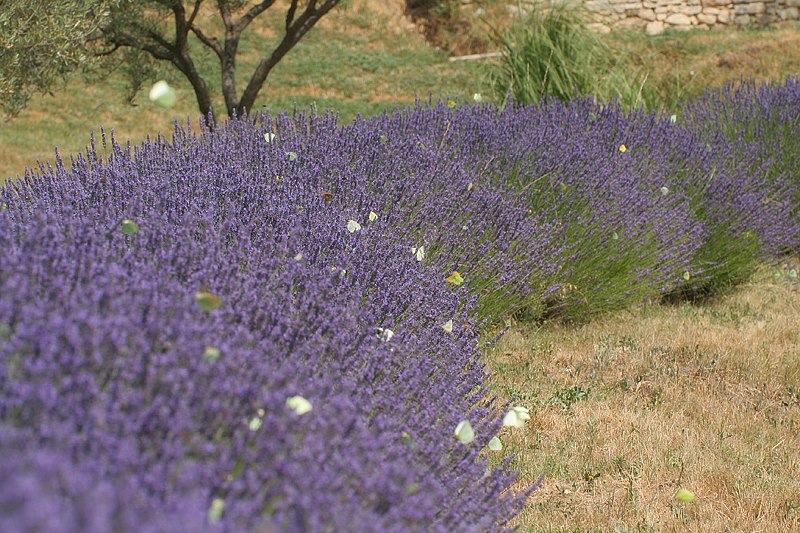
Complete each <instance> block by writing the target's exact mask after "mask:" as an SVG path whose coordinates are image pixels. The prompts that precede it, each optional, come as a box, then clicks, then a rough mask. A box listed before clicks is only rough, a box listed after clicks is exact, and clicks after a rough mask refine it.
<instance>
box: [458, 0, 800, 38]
mask: <svg viewBox="0 0 800 533" xmlns="http://www.w3.org/2000/svg"><path fill="white" fill-rule="evenodd" d="M462 1H463V0H462ZM546 1H547V0H524V1H521V2H519V3H514V4H512V3H510V2H509V5H508V10H509V12H512V13H519V10H520V8H521V9H522V10H523V12H526V11H529V10H532V9H533V8H534V6H535V5H537V4H540V5H541V4H543V3H546ZM574 1H576V2H579V3H580V4H581V5H583V7H584V8H585V9H586V10H587V11H588V12H589V13H590V15H591V16H592V18H593V19H594V22H593V23H592V24H591V25H590V26H591V27H592V28H593V29H595V30H597V31H600V32H609V31H611V30H614V29H634V30H643V31H646V32H647V33H648V34H650V35H656V34H659V33H661V32H662V31H664V30H665V29H667V28H673V29H680V30H688V29H691V28H703V29H709V28H720V27H730V26H747V25H751V24H757V25H762V26H764V25H769V24H774V23H776V22H781V21H788V20H800V0H574ZM464 3H470V2H468V1H467V2H464Z"/></svg>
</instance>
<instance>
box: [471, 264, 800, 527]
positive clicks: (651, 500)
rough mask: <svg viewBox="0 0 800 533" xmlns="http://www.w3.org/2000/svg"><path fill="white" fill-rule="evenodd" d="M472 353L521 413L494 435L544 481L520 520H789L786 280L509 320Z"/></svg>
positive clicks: (792, 477)
mask: <svg viewBox="0 0 800 533" xmlns="http://www.w3.org/2000/svg"><path fill="white" fill-rule="evenodd" d="M486 358H487V362H488V365H489V367H490V369H492V370H493V371H495V372H496V373H495V374H494V376H493V378H492V379H491V384H492V387H493V389H494V390H495V391H497V393H498V394H499V395H500V396H501V397H502V398H506V399H512V400H513V401H514V402H515V403H519V404H521V405H527V406H530V407H531V408H532V409H531V414H532V418H531V422H530V423H529V425H528V427H526V428H525V429H521V430H519V429H518V430H511V431H510V430H509V429H505V430H504V431H503V433H502V435H501V438H502V439H503V442H504V444H505V446H506V448H505V450H506V451H512V452H516V453H517V454H518V455H517V458H516V460H515V463H514V464H515V466H516V467H517V468H519V469H521V470H522V478H521V482H520V483H521V485H527V484H530V483H531V482H533V480H535V479H536V478H537V477H538V476H539V475H540V474H544V475H545V476H546V477H545V481H544V483H543V485H542V487H541V488H540V489H539V490H538V491H536V492H535V493H534V494H533V496H532V497H531V498H530V500H529V502H528V505H527V507H526V508H525V510H524V511H523V513H522V514H521V515H520V516H519V518H518V520H517V521H516V522H515V523H517V524H519V525H521V526H522V529H523V530H524V531H698V532H699V531H764V532H767V531H774V532H788V531H800V290H798V287H797V286H794V285H792V284H790V283H788V282H787V281H785V280H781V281H775V280H773V279H772V278H771V277H770V276H769V273H767V272H765V273H762V275H760V276H759V277H758V278H757V281H754V282H752V283H750V284H748V285H746V286H744V287H742V288H741V289H740V290H738V291H737V292H736V293H734V294H732V295H730V296H728V297H726V298H722V299H720V300H719V301H717V302H710V303H706V304H702V305H690V304H684V305H680V306H663V307H651V308H645V309H639V310H633V311H628V312H621V313H616V314H613V315H609V316H607V317H604V318H602V319H599V320H596V321H593V322H591V323H589V324H585V325H582V326H579V327H567V326H563V325H556V324H552V325H546V326H545V327H543V328H541V329H535V328H534V327H533V326H519V327H514V328H512V329H511V330H510V331H509V332H508V333H507V334H506V335H505V336H504V337H502V338H501V340H500V341H499V342H498V344H497V345H495V347H494V348H493V349H491V350H489V351H488V352H487V354H486ZM679 487H685V488H687V489H689V490H691V491H693V492H694V493H695V494H696V496H697V497H696V499H695V501H694V502H692V503H688V504H687V503H681V502H678V501H676V500H675V499H674V494H675V492H676V490H677V489H678V488H679Z"/></svg>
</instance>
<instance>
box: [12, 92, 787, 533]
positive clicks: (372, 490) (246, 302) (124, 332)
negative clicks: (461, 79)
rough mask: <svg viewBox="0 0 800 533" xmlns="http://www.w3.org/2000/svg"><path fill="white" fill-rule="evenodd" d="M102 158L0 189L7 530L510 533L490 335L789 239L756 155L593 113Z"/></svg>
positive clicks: (669, 287)
mask: <svg viewBox="0 0 800 533" xmlns="http://www.w3.org/2000/svg"><path fill="white" fill-rule="evenodd" d="M101 141H102V150H96V149H95V146H94V143H93V145H92V146H91V147H89V148H88V149H87V151H86V153H85V154H80V155H76V156H72V157H71V161H70V164H69V165H68V166H69V169H67V165H66V164H64V163H62V162H61V161H60V160H59V161H58V162H57V164H56V166H55V168H52V167H42V168H41V169H40V170H39V171H38V172H35V173H34V172H29V173H28V174H27V175H26V176H25V178H24V179H23V180H20V181H18V182H16V183H13V184H10V185H8V186H6V187H5V188H4V189H2V191H1V192H0V202H1V204H0V246H2V248H3V250H4V254H3V255H2V257H0V291H1V292H0V294H2V297H0V416H1V417H2V424H0V447H2V448H3V449H4V450H7V453H6V454H4V459H3V460H2V461H0V470H2V471H3V473H5V475H4V476H3V477H2V481H0V495H2V496H0V505H2V506H3V509H4V513H3V517H2V520H3V521H4V522H3V527H4V529H9V530H19V531H50V530H52V531H55V530H70V531H73V530H74V531H107V530H114V531H141V530H145V531H149V530H152V531H162V530H169V529H170V527H174V524H178V523H180V524H194V526H192V528H191V529H192V530H193V531H201V530H204V529H207V530H209V531H418V530H425V531H476V532H483V531H495V530H503V529H504V528H505V526H506V524H507V522H508V520H510V519H511V518H513V516H514V515H515V514H516V513H517V512H518V511H519V510H520V508H521V506H522V504H523V502H524V500H525V498H526V496H527V494H528V493H529V492H530V490H532V488H533V487H530V488H523V489H522V490H521V491H519V492H517V493H515V492H514V491H512V490H511V486H512V483H513V482H514V480H515V473H514V472H512V471H510V470H509V469H508V468H507V464H508V463H507V462H506V461H503V460H502V459H496V458H492V457H491V456H490V453H496V452H490V451H488V450H487V448H486V446H487V444H488V443H489V441H490V440H491V439H492V438H493V437H494V436H495V435H497V433H498V432H499V431H500V428H501V426H502V424H503V418H504V417H503V413H502V411H503V410H504V407H505V406H501V405H498V403H497V402H496V401H495V400H494V399H493V398H492V397H491V395H490V394H489V393H488V391H487V389H486V385H485V377H486V375H485V374H486V371H485V369H484V367H483V365H482V364H481V362H480V360H479V357H480V353H479V345H478V339H479V334H480V331H481V329H482V328H483V327H484V326H485V325H486V324H487V323H489V321H492V320H497V319H499V318H501V317H503V316H505V315H508V314H511V313H514V312H518V311H520V310H523V309H525V310H527V312H528V313H530V314H531V315H533V317H534V318H541V317H543V316H546V315H548V314H561V315H564V316H567V317H579V316H585V315H586V314H588V313H592V312H598V311H601V310H604V309H610V308H613V307H617V306H621V305H626V304H628V303H631V302H636V301H641V300H642V299H645V298H651V299H658V298H662V297H664V296H665V295H670V294H673V293H676V292H680V291H692V290H715V288H717V287H719V286H720V284H722V283H730V282H733V281H735V280H736V279H739V277H741V275H743V273H744V272H745V271H746V268H747V267H748V265H752V264H754V263H755V262H756V261H757V260H760V259H762V258H764V257H767V256H769V255H770V254H775V253H778V252H780V251H782V250H786V249H792V250H796V246H797V243H796V241H795V239H796V238H797V235H798V232H797V229H798V227H797V216H796V209H795V206H796V197H795V196H794V195H795V184H794V182H792V181H791V180H790V179H788V178H786V177H785V176H783V175H782V174H777V175H775V174H768V173H764V172H763V170H764V168H763V165H764V164H765V162H764V158H763V157H762V153H761V152H759V151H758V149H757V147H755V146H754V145H748V147H746V148H742V147H740V146H738V145H736V144H735V143H732V142H731V141H730V140H729V139H728V138H727V137H725V136H722V135H712V134H710V133H709V132H708V131H707V130H703V129H699V128H696V127H694V126H692V124H690V123H688V122H687V123H683V122H678V123H674V122H673V121H672V120H670V119H669V118H667V117H663V116H659V115H654V114H646V113H642V112H635V113H624V112H623V111H621V110H620V109H619V108H618V107H616V106H597V105H594V104H592V103H590V102H588V101H585V100H578V101H574V102H571V103H568V104H563V103H560V102H555V101H548V102H544V103H542V104H541V105H538V106H534V107H515V106H508V107H506V108H505V109H503V110H498V109H496V108H494V107H492V106H490V105H468V106H458V105H455V104H451V105H444V104H439V105H427V106H426V105H417V106H415V107H413V108H408V109H405V110H399V111H396V112H394V113H391V114H385V115H383V116H380V117H375V118H372V119H368V120H364V119H359V120H357V121H356V122H354V123H353V124H351V125H348V126H344V127H342V126H339V125H338V124H337V120H336V117H334V116H332V115H325V116H306V115H302V114H300V115H296V116H292V117H288V116H278V117H270V116H266V115H264V116H259V117H254V118H247V117H245V118H242V119H236V120H232V121H230V122H229V123H227V124H225V125H223V126H219V127H216V128H215V129H214V130H213V132H212V131H207V130H206V131H205V132H204V133H203V134H202V135H195V134H193V133H191V129H190V128H181V127H177V126H176V129H175V131H174V133H173V138H172V140H171V141H167V140H166V139H164V138H157V139H154V140H148V141H147V142H145V143H143V144H141V145H139V146H135V147H134V146H130V145H120V144H118V143H116V142H114V141H113V138H112V140H111V142H107V140H106V138H105V134H103V136H102V139H101ZM101 153H103V154H107V155H104V156H101V155H100V154H101ZM767 200H768V201H767ZM765 206H766V207H765ZM742 258H744V259H742ZM742 265H744V266H742ZM520 412H522V411H520ZM525 413H526V414H527V411H525ZM464 421H469V422H470V424H469V426H468V428H469V430H464V428H465V427H467V426H465V424H464V423H463V422H464ZM456 428H459V431H458V432H457V433H458V438H456V437H455V436H454V429H456ZM461 430H464V431H461ZM472 432H474V440H473V435H472V434H471V433H472ZM9 456H13V457H14V460H9V459H8V457H9ZM3 461H5V462H3ZM494 464H499V466H497V467H494V468H492V467H491V466H490V465H494ZM20 488H23V489H24V490H19V489H20ZM38 502H41V505H43V506H44V507H46V508H47V509H49V510H50V511H49V515H47V516H42V515H39V514H37V513H35V512H32V511H31V510H32V509H34V508H35V506H36V505H38ZM44 507H43V508H44ZM50 516H53V517H62V518H63V520H62V519H53V520H50V518H48V517H50ZM59 528H60V529H59Z"/></svg>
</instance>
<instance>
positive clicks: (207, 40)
mask: <svg viewBox="0 0 800 533" xmlns="http://www.w3.org/2000/svg"><path fill="white" fill-rule="evenodd" d="M189 29H190V30H192V33H194V34H195V35H196V36H197V38H198V39H199V40H200V42H201V43H203V44H204V45H206V46H208V47H209V48H211V49H212V50H213V51H214V53H215V54H217V57H219V60H220V61H222V45H221V44H219V41H218V40H217V38H216V37H209V36H208V35H206V34H205V33H203V30H201V29H200V28H198V27H197V26H195V25H194V24H192V25H191V26H189Z"/></svg>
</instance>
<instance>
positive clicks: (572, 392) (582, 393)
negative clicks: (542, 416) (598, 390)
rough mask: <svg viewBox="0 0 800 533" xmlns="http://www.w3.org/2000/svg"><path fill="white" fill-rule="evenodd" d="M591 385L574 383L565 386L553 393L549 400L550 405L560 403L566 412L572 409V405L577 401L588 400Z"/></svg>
mask: <svg viewBox="0 0 800 533" xmlns="http://www.w3.org/2000/svg"><path fill="white" fill-rule="evenodd" d="M590 389H591V387H587V388H584V387H581V386H580V385H574V386H572V387H563V388H561V389H558V390H557V391H555V392H554V393H553V395H552V396H551V397H550V398H549V399H548V400H547V403H548V404H550V405H559V406H561V409H562V410H563V411H564V412H568V411H570V410H571V409H572V406H573V405H575V404H576V403H577V402H581V401H584V400H586V399H587V398H588V397H589V392H590Z"/></svg>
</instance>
